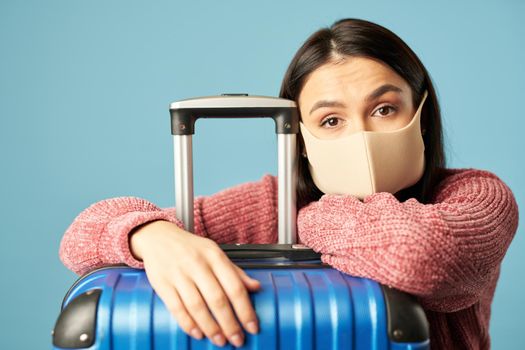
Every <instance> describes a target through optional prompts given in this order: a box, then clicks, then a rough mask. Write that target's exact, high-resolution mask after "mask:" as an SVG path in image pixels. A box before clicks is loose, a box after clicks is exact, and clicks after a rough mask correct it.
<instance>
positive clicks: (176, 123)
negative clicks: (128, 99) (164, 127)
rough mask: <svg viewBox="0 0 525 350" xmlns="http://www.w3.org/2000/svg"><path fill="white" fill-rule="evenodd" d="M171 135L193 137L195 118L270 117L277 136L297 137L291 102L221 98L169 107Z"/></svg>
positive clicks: (236, 96)
mask: <svg viewBox="0 0 525 350" xmlns="http://www.w3.org/2000/svg"><path fill="white" fill-rule="evenodd" d="M170 113H171V134H172V135H193V134H194V133H195V122H196V121H197V119H199V118H272V119H273V120H274V121H275V132H276V133H277V134H297V133H298V132H299V114H298V111H297V108H296V106H295V102H293V101H290V100H286V99H282V98H276V97H266V96H248V95H239V94H235V95H222V96H211V97H199V98H193V99H188V100H182V101H178V102H174V103H172V104H171V105H170Z"/></svg>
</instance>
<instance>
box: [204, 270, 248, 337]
mask: <svg viewBox="0 0 525 350" xmlns="http://www.w3.org/2000/svg"><path fill="white" fill-rule="evenodd" d="M194 278H195V283H196V285H197V288H198V289H199V291H200V292H201V295H202V296H203V298H204V300H205V301H206V303H207V304H208V307H209V308H210V310H211V312H212V314H213V316H215V319H216V320H217V322H218V323H219V326H220V327H221V329H222V331H223V333H224V335H225V336H226V337H227V338H228V340H229V341H230V343H232V344H233V345H235V346H237V347H240V346H242V344H243V343H244V334H243V332H242V328H241V326H240V325H239V322H238V321H237V319H236V317H235V314H234V311H233V309H232V306H231V304H230V302H231V300H228V295H227V294H226V293H225V291H224V289H223V286H221V284H220V283H219V281H218V280H217V276H215V275H214V273H213V270H212V269H211V268H208V269H207V270H206V271H204V270H199V271H195V273H194ZM237 283H238V284H240V285H241V286H242V288H243V289H244V291H245V293H246V288H245V287H244V286H243V285H242V283H241V282H240V280H239V277H238V276H237Z"/></svg>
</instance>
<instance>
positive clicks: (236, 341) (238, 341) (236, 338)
mask: <svg viewBox="0 0 525 350" xmlns="http://www.w3.org/2000/svg"><path fill="white" fill-rule="evenodd" d="M230 343H232V344H233V345H234V346H236V347H238V348H240V347H241V346H242V337H241V335H240V334H239V333H237V334H234V335H232V336H231V337H230Z"/></svg>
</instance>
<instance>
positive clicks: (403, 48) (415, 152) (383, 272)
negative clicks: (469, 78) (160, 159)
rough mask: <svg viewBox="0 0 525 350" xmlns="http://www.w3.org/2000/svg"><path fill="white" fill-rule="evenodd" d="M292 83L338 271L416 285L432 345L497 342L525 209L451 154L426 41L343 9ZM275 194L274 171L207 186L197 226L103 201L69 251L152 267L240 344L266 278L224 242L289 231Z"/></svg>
mask: <svg viewBox="0 0 525 350" xmlns="http://www.w3.org/2000/svg"><path fill="white" fill-rule="evenodd" d="M281 97H284V98H288V99H292V100H295V101H296V102H297V104H298V106H299V109H300V114H301V135H302V136H300V137H299V141H300V142H299V147H298V159H299V164H298V166H299V178H298V188H297V199H298V203H297V206H298V216H297V227H298V234H299V239H300V241H301V242H302V243H304V244H306V245H308V246H310V247H312V248H313V249H314V250H316V251H318V252H321V253H322V259H323V261H324V262H326V263H328V264H330V265H332V266H333V267H334V268H336V269H339V270H341V271H343V272H346V273H348V274H350V275H354V276H362V277H368V278H371V279H374V280H376V281H378V282H380V283H382V284H386V285H389V286H392V287H395V288H397V289H399V290H402V291H405V292H408V293H411V294H413V295H415V296H416V297H418V299H419V301H420V303H421V304H422V306H423V307H424V309H425V311H426V315H427V317H428V320H429V322H430V331H431V344H432V348H435V349H452V348H454V349H456V348H462V349H488V348H489V347H490V340H489V319H490V311H491V303H492V298H493V295H494V290H495V286H496V282H497V280H498V276H499V271H500V264H501V261H502V259H503V257H504V255H505V253H506V251H507V248H508V246H509V244H510V243H511V241H512V238H513V236H514V234H515V232H516V229H517V224H518V208H517V205H516V202H515V199H514V197H513V195H512V192H511V191H510V189H509V188H508V187H507V186H506V185H505V184H504V183H503V182H502V181H501V180H500V179H499V178H498V177H496V176H495V175H494V174H491V173H489V172H487V171H482V170H474V169H447V168H445V156H444V152H443V145H442V129H441V120H440V111H439V106H438V101H437V97H436V93H435V90H434V87H433V86H432V82H431V80H430V77H429V75H428V73H427V71H426V69H425V68H424V66H423V65H422V63H421V62H420V60H419V59H418V58H417V56H416V55H415V54H414V52H412V50H411V49H410V48H409V47H408V46H407V45H406V44H405V43H404V42H403V41H402V40H401V39H400V38H398V37H397V36H396V35H395V34H393V33H392V32H390V31H388V30H387V29H385V28H383V27H381V26H378V25H376V24H373V23H370V22H367V21H363V20H356V19H346V20H341V21H338V22H336V23H335V24H334V25H332V26H331V27H330V28H327V29H322V30H319V31H318V32H316V33H314V34H313V35H312V36H311V37H310V38H308V40H307V41H306V42H305V43H304V45H303V46H302V47H301V48H300V49H299V51H298V52H297V54H296V55H295V57H294V58H293V60H292V62H291V64H290V66H289V68H288V71H287V72H286V75H285V77H284V80H283V83H282V89H281ZM276 198H277V184H276V178H274V177H273V176H270V175H267V176H264V177H263V178H262V179H261V180H260V181H259V182H254V183H246V184H242V185H239V186H236V187H233V188H231V189H227V190H225V191H222V192H220V193H218V194H216V195H213V196H210V197H200V198H197V199H196V201H195V234H192V233H189V232H186V231H184V230H183V229H182V227H183V226H182V224H181V223H180V222H179V221H178V220H177V219H176V218H175V209H174V208H170V209H161V208H158V207H157V206H155V205H154V204H152V203H150V202H148V201H146V200H143V199H139V198H134V197H122V198H114V199H108V200H104V201H101V202H98V203H95V204H93V205H92V206H90V207H89V208H87V209H86V210H85V211H83V212H82V213H81V214H80V215H79V216H78V217H77V218H76V219H75V221H74V222H73V223H72V225H71V226H70V227H69V229H68V230H67V232H66V233H65V235H64V238H63V240H62V243H61V247H60V256H61V258H62V261H63V262H64V264H65V265H66V266H67V267H68V268H70V269H72V270H73V271H75V272H76V273H79V274H83V273H86V272H88V271H90V270H93V269H95V268H98V267H100V266H103V265H107V264H115V263H126V264H128V265H130V266H133V267H138V268H142V267H144V268H145V270H146V273H147V275H148V278H149V280H150V282H151V284H152V286H153V288H154V289H155V291H156V292H157V294H158V295H159V296H160V298H161V299H162V300H163V301H164V302H165V304H166V305H167V307H168V308H169V310H170V311H171V312H172V314H173V315H174V316H175V318H176V319H177V321H178V322H179V324H180V326H181V327H182V328H183V329H184V330H185V331H186V332H187V333H188V334H190V335H192V336H193V337H195V338H198V339H200V338H202V337H203V336H206V337H208V338H209V339H211V340H212V341H213V342H214V343H215V344H217V345H224V344H225V342H226V341H229V342H230V343H232V344H233V345H236V346H240V345H241V344H242V343H243V341H244V335H243V330H242V328H244V329H245V330H247V331H248V332H250V333H256V332H258V323H257V316H256V314H255V312H254V310H253V308H252V305H251V304H250V300H249V297H248V292H249V291H256V290H257V289H258V288H259V287H260V285H259V283H258V282H257V281H256V280H253V279H251V278H250V277H248V276H247V275H246V274H245V273H244V272H243V271H242V270H241V269H239V268H238V267H236V266H235V265H234V264H233V263H232V262H231V261H230V260H229V259H228V258H227V257H226V256H225V254H224V253H223V252H222V251H221V250H220V249H219V247H218V245H217V243H234V242H239V243H271V242H276V240H277V239H276V232H277V209H276V206H277V205H276V203H277V199H276ZM209 310H211V313H210V311H209ZM212 315H213V316H212ZM241 326H242V328H241Z"/></svg>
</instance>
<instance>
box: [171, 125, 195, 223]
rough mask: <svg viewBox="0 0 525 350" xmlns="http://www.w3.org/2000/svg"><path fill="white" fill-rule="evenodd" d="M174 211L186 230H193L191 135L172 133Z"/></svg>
mask: <svg viewBox="0 0 525 350" xmlns="http://www.w3.org/2000/svg"><path fill="white" fill-rule="evenodd" d="M173 148H174V152H173V153H174V163H175V164H174V166H175V211H176V214H177V218H178V219H179V220H181V221H182V222H183V223H184V227H185V229H186V231H189V232H193V229H194V228H193V151H192V135H173Z"/></svg>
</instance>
